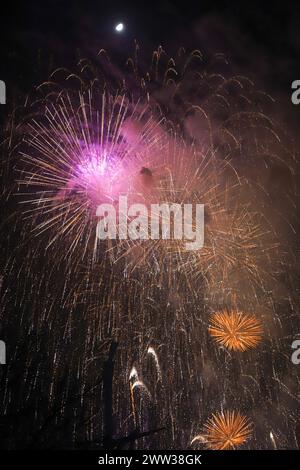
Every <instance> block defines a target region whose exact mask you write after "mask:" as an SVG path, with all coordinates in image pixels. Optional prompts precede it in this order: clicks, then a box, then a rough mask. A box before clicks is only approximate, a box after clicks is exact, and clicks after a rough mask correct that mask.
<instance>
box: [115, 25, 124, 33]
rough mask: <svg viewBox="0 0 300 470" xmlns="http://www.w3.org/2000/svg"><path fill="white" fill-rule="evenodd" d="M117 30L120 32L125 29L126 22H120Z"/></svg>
mask: <svg viewBox="0 0 300 470" xmlns="http://www.w3.org/2000/svg"><path fill="white" fill-rule="evenodd" d="M115 30H116V31H117V32H118V33H121V32H122V31H124V24H123V23H118V24H117V25H116V27H115Z"/></svg>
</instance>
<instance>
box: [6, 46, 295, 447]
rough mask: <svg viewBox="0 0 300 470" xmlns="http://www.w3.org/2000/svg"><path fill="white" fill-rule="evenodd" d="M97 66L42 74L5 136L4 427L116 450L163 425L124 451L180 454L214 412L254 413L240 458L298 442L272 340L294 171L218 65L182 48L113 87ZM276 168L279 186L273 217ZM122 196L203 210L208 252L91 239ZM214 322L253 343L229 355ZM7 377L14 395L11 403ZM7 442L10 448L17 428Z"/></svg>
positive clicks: (254, 97) (284, 327)
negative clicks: (126, 439) (252, 321)
mask: <svg viewBox="0 0 300 470" xmlns="http://www.w3.org/2000/svg"><path fill="white" fill-rule="evenodd" d="M99 57H100V58H101V61H100V65H99V64H97V65H95V64H91V63H88V62H87V61H81V62H80V64H79V71H78V73H76V74H69V73H68V72H65V71H62V70H59V71H57V72H55V73H54V74H53V76H52V77H51V80H50V81H49V82H47V83H45V84H43V85H42V86H41V87H39V89H38V90H37V92H36V94H37V95H38V96H36V97H35V99H33V100H28V101H27V102H26V106H25V108H24V110H22V113H23V115H24V116H25V117H24V118H23V119H22V120H21V119H20V118H18V120H17V124H16V122H15V120H14V121H13V122H12V125H11V127H10V129H9V130H10V134H9V137H8V139H7V141H6V147H5V152H6V155H8V154H9V159H8V160H9V161H8V163H6V165H5V166H3V172H6V171H7V168H9V169H10V170H11V169H12V168H13V169H14V172H13V177H14V183H13V182H12V184H11V185H8V184H6V191H5V195H6V196H7V200H8V207H9V214H11V215H10V216H9V217H8V218H7V221H6V223H5V227H4V228H5V230H8V233H9V237H8V239H7V242H6V243H5V249H7V252H8V254H7V255H6V257H5V260H6V261H5V264H4V268H3V272H4V278H3V296H2V304H3V310H2V312H3V313H2V314H1V315H2V317H1V319H3V324H4V325H5V327H6V328H7V330H8V331H9V330H10V329H11V328H12V323H11V321H10V318H11V317H14V318H15V317H16V316H17V317H18V318H19V319H20V320H19V322H20V323H19V329H18V333H17V334H16V336H15V338H16V340H15V344H14V345H13V350H14V351H15V358H14V361H13V360H12V361H11V365H10V366H9V368H8V372H7V374H8V375H7V377H8V380H6V379H4V382H3V384H4V386H3V387H2V389H1V397H2V404H3V407H4V409H5V410H6V415H7V416H8V419H9V415H10V413H12V412H13V411H12V407H14V408H15V409H18V410H19V412H20V415H21V416H22V413H25V414H26V413H28V414H29V416H30V419H29V421H28V423H29V424H28V426H32V427H33V428H34V431H33V432H32V433H27V438H26V439H27V440H26V442H23V443H22V445H24V446H27V445H28V446H32V445H36V446H37V447H39V446H47V445H52V446H65V447H76V446H78V445H79V444H80V445H86V446H88V445H93V443H94V442H103V439H104V438H105V439H106V441H105V442H107V439H108V440H109V442H110V445H117V442H119V441H118V439H119V440H120V439H121V438H122V436H125V435H130V433H131V432H132V431H133V430H137V429H138V430H139V431H148V430H151V429H158V428H161V427H163V428H164V429H163V430H162V431H160V433H158V434H155V435H151V436H148V437H144V438H143V439H142V440H140V441H139V442H138V444H135V445H136V446H138V447H142V448H144V447H145V448H146V447H153V448H186V447H187V446H188V445H189V442H190V441H191V436H192V435H194V434H195V433H194V431H195V430H196V429H197V428H199V422H200V423H201V422H204V421H205V419H206V418H207V416H209V415H210V414H211V413H214V412H215V410H216V409H220V406H222V407H225V406H226V408H231V409H241V410H242V412H243V413H244V412H245V414H247V416H249V415H250V416H251V419H252V421H253V423H254V431H253V436H252V438H251V439H249V441H247V442H248V444H247V445H248V446H249V447H250V448H269V447H272V446H273V443H272V442H271V441H270V437H269V436H270V429H272V430H273V434H272V435H273V436H274V435H275V438H274V437H273V439H276V440H277V439H278V441H279V440H280V442H281V445H282V446H283V447H285V446H289V447H296V446H297V445H298V443H297V437H296V423H297V410H298V409H299V408H298V406H299V400H298V398H297V389H296V387H297V386H298V381H297V379H296V377H293V376H292V373H291V372H290V371H289V374H290V375H291V376H287V375H285V372H284V366H286V367H288V366H289V357H287V354H286V352H285V351H286V343H285V340H283V337H285V338H290V335H291V334H292V331H291V325H290V323H291V318H292V317H293V309H294V308H295V300H294V293H293V290H292V288H291V285H290V284H289V282H290V281H289V279H288V276H286V280H285V281H284V282H283V281H282V276H283V275H286V273H288V272H289V270H290V269H292V258H291V257H290V252H291V251H292V249H291V248H290V249H288V248H287V247H288V245H290V247H292V244H291V236H290V234H289V230H290V227H293V222H294V221H293V214H291V215H290V216H289V217H288V218H286V217H285V216H284V217H285V219H286V220H285V223H284V224H283V223H282V221H283V218H282V214H284V212H283V208H290V206H289V205H288V201H289V199H290V198H291V194H292V192H293V178H292V176H293V171H294V166H293V154H292V152H290V151H289V146H288V140H287V137H286V136H285V135H284V132H283V130H282V128H280V126H279V125H277V123H276V122H275V121H273V120H272V119H271V118H270V117H269V115H268V110H269V106H270V103H269V102H270V99H269V97H268V96H266V95H265V94H263V93H261V92H260V91H258V90H257V89H256V87H255V85H254V84H253V83H252V82H251V81H250V80H249V79H248V78H247V77H240V76H232V75H230V73H229V72H227V73H224V72H223V70H224V58H223V57H221V56H216V57H214V58H213V59H212V61H211V63H208V62H207V60H206V59H205V58H204V56H203V55H202V54H201V53H200V52H199V51H194V52H193V53H191V54H186V53H185V52H184V51H183V50H180V51H179V53H178V57H177V58H175V59H170V58H168V57H167V55H166V54H165V53H164V51H163V50H162V49H158V51H156V52H155V53H154V54H153V60H152V64H151V66H150V68H149V69H148V70H147V72H144V71H142V70H141V69H140V66H139V62H138V59H137V56H135V58H134V59H130V60H129V61H128V66H129V71H128V72H126V73H125V75H124V76H123V77H122V80H119V79H118V80H117V79H116V78H115V75H114V73H113V71H114V68H113V66H112V63H111V62H110V60H109V59H108V58H107V55H106V54H105V53H104V51H100V53H99ZM219 69H220V70H222V72H221V71H220V70H219ZM278 167H279V168H280V171H282V172H285V174H286V175H287V177H288V178H289V181H290V185H289V191H288V192H287V194H285V196H284V198H283V199H282V200H281V201H280V204H279V203H278V204H274V199H273V195H274V194H273V193H272V188H271V185H270V181H271V179H270V178H271V176H272V172H273V171H274V168H275V169H276V168H278ZM4 174H5V175H7V173H4ZM120 194H126V195H128V196H129V199H130V200H132V201H134V202H143V203H145V204H149V203H151V202H179V203H181V204H182V203H185V202H187V203H202V204H205V208H206V213H205V245H204V248H203V250H199V251H196V252H188V251H187V250H186V249H185V247H184V244H183V243H182V242H181V241H180V240H135V241H131V240H130V241H129V240H126V243H125V242H124V241H120V240H116V241H113V242H110V241H109V242H105V243H102V244H101V243H100V244H96V243H95V227H96V223H97V220H96V217H94V216H95V209H96V206H97V204H99V203H100V202H106V201H111V202H114V201H115V199H116V198H117V197H118V196H119V195H120ZM12 207H13V208H14V210H12ZM8 227H9V229H8ZM291 231H292V230H291ZM287 239H288V243H287ZM12 248H13V249H12ZM12 279H14V282H13V283H12V284H11V285H13V286H15V288H13V289H11V288H10V287H9V285H10V281H11V280H12ZM282 293H283V294H282ZM282 298H284V299H286V302H285V304H284V305H281V304H280V302H281V299H282ZM222 309H232V310H234V311H247V312H249V315H255V317H256V318H257V321H258V322H259V324H261V325H263V329H264V337H263V340H262V344H261V345H260V347H259V348H257V349H255V348H253V350H251V351H245V352H244V355H243V357H240V355H234V354H232V353H231V352H230V351H227V350H226V349H224V348H223V347H219V346H218V345H217V344H216V343H214V342H212V341H211V338H210V337H209V336H210V335H209V332H208V326H209V324H210V318H211V314H212V313H213V312H214V311H216V310H222ZM17 312H18V314H17ZM251 318H252V317H251ZM14 328H15V325H14ZM24 338H26V339H27V340H26V342H25V341H24ZM115 344H117V346H118V347H117V350H116V353H115V355H114V354H113V352H112V350H113V345H115ZM252 345H253V346H254V344H252ZM115 347H116V346H115ZM109 361H110V362H109ZM262 363H263V364H264V368H263V369H262V367H261V364H262ZM107 364H110V365H112V364H114V375H113V384H114V387H113V396H112V397H111V400H112V410H111V421H112V422H111V423H110V424H109V423H108V421H109V419H108V418H107V410H106V408H105V406H104V407H103V404H105V403H106V402H107V395H108V390H107V388H108V387H107V382H106V378H105V370H106V369H107ZM16 368H18V369H19V370H21V371H23V373H24V382H23V385H22V388H21V390H19V391H18V392H17V391H14V392H13V396H12V395H11V393H10V380H12V378H13V376H14V374H15V373H16V371H15V370H14V369H16ZM45 369H46V372H45ZM38 393H41V395H42V397H43V398H42V402H43V403H38V402H37V398H36V396H37V394H38ZM111 393H112V392H111ZM262 395H263V397H264V400H263V402H264V403H263V404H262V398H261V397H262ZM24 397H26V399H25V398H24ZM162 404H163V406H162ZM45 410H47V411H46V412H45ZM45 413H46V414H48V415H49V416H51V420H52V423H53V424H54V426H55V427H56V429H57V433H56V437H55V439H54V438H53V437H52V438H51V439H50V440H49V432H50V431H49V430H48V429H47V425H46V424H45V421H46V423H47V422H48V421H47V419H45ZM113 416H114V419H113ZM234 416H235V415H234ZM238 416H240V415H238ZM241 419H242V418H241ZM31 420H32V421H31ZM51 420H50V421H51ZM70 423H71V424H70ZM242 424H243V423H242ZM23 426H24V425H23ZM25 427H26V425H25ZM41 429H42V431H43V432H40V430H41ZM37 434H38V435H39V437H38V439H37ZM62 436H67V437H65V438H63V437H62ZM249 437H250V436H249ZM242 440H244V439H242ZM6 442H8V445H9V446H11V447H18V446H19V445H20V444H19V443H18V441H17V439H16V438H15V437H14V432H13V428H10V427H8V431H7V437H6ZM120 442H121V441H120ZM113 443H114V444H113ZM120 445H121V444H120Z"/></svg>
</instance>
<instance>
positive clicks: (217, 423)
mask: <svg viewBox="0 0 300 470" xmlns="http://www.w3.org/2000/svg"><path fill="white" fill-rule="evenodd" d="M251 428H252V424H251V422H250V421H249V419H248V418H246V417H245V416H243V415H241V414H240V413H238V412H235V411H226V412H225V413H218V414H213V415H212V418H210V419H209V420H208V421H207V423H206V424H205V425H204V433H203V435H202V437H203V438H204V439H205V442H206V446H207V448H209V449H213V450H226V449H235V448H236V447H238V446H240V445H242V444H243V443H244V442H245V441H246V440H247V439H249V437H250V435H251ZM197 437H198V436H197ZM195 440H198V439H197V438H194V439H193V441H195Z"/></svg>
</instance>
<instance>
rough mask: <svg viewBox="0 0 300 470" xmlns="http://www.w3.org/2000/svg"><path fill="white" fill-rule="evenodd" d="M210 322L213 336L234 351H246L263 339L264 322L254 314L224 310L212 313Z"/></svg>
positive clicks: (210, 330)
mask: <svg viewBox="0 0 300 470" xmlns="http://www.w3.org/2000/svg"><path fill="white" fill-rule="evenodd" d="M210 323H211V325H210V326H209V329H208V331H209V333H210V334H211V336H212V337H213V338H214V339H215V340H216V341H217V343H219V344H221V345H222V346H225V347H226V348H228V349H232V350H233V351H246V349H249V348H254V347H255V346H257V344H258V343H259V342H260V341H261V337H262V333H263V328H262V324H261V322H260V321H259V320H257V318H256V317H255V316H254V315H251V314H246V313H242V312H238V311H229V312H228V311H226V310H223V311H220V312H216V313H214V314H213V315H211V318H210Z"/></svg>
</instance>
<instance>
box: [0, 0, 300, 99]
mask: <svg viewBox="0 0 300 470" xmlns="http://www.w3.org/2000/svg"><path fill="white" fill-rule="evenodd" d="M3 9H4V11H3ZM1 10H2V11H1V33H0V34H1V36H2V38H1V46H0V47H1V66H0V75H1V78H2V79H6V80H7V82H8V85H9V83H10V82H11V81H12V82H13V83H14V84H16V83H17V85H18V87H19V88H21V89H23V91H26V89H27V88H28V87H29V88H30V87H31V86H32V85H33V84H34V83H36V81H37V82H39V80H40V79H43V78H45V77H44V76H39V75H38V74H37V69H39V73H41V70H40V66H39V67H37V63H38V62H39V60H40V59H42V60H41V62H44V63H45V64H46V63H47V66H48V67H51V65H52V64H53V66H61V65H72V61H73V60H74V59H75V60H76V58H77V57H78V54H77V50H78V49H80V53H81V56H87V55H89V54H92V55H94V54H95V53H96V52H97V51H98V50H99V49H100V48H101V47H106V48H108V49H109V50H110V53H115V54H116V55H118V56H119V57H120V58H122V57H123V56H124V57H126V56H127V55H128V54H129V53H130V51H131V50H132V44H133V40H134V39H135V38H136V39H137V40H138V41H139V43H141V44H142V46H143V49H144V50H146V51H148V50H149V51H151V50H152V49H153V48H154V47H156V46H157V45H159V44H162V45H163V46H164V47H165V48H166V49H167V51H168V52H169V53H173V52H174V51H175V50H176V48H178V47H179V46H182V45H184V46H185V47H187V48H191V49H194V48H200V49H201V50H204V51H205V52H225V53H228V55H229V56H230V58H231V60H232V61H233V62H234V63H235V64H236V66H237V67H238V69H239V71H241V70H246V72H247V73H248V74H250V76H251V75H252V76H253V75H254V77H255V78H258V79H262V80H264V82H265V84H266V86H271V88H272V90H273V89H274V90H282V89H284V88H286V87H289V83H290V81H291V80H294V79H296V78H299V77H298V75H300V70H299V69H300V61H299V60H298V59H299V50H300V33H299V25H298V18H299V12H300V6H293V5H292V3H291V2H284V1H277V2H276V1H275V2H272V3H271V4H269V3H268V2H259V1H252V2H235V1H232V0H231V1H222V2H220V1H213V2H212V1H206V0H205V1H197V2H189V1H184V2H175V1H165V0H162V1H152V2H149V1H148V2H147V1H143V2H142V1H139V2H118V1H95V0H93V1H92V0H86V1H81V2H80V1H78V0H76V1H66V0H52V1H50V0H45V1H43V2H39V1H36V0H29V1H27V2H20V3H17V2H14V1H10V2H5V5H2V6H1ZM118 21H123V22H124V23H125V24H126V26H127V28H126V31H125V32H124V33H122V34H119V35H118V34H117V33H115V31H114V29H113V27H114V25H115V23H116V22H118ZM49 59H50V60H49ZM258 71H259V73H258ZM47 73H48V70H45V71H43V72H42V75H43V74H47Z"/></svg>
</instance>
